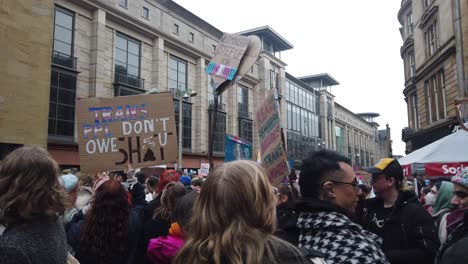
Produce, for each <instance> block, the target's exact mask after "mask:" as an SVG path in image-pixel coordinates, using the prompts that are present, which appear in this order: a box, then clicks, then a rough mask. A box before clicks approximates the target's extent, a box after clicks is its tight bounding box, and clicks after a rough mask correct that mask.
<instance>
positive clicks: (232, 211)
mask: <svg viewBox="0 0 468 264" xmlns="http://www.w3.org/2000/svg"><path fill="white" fill-rule="evenodd" d="M298 169H299V170H300V174H299V175H296V174H295V173H294V172H292V173H291V175H290V176H289V177H286V178H285V179H284V181H283V182H282V183H281V184H279V185H278V186H273V185H272V184H271V183H270V181H269V177H268V175H267V173H266V172H265V170H264V169H263V168H262V165H261V164H258V163H256V162H254V161H247V160H238V161H232V162H227V163H223V164H221V165H218V166H216V167H215V168H214V169H213V170H211V171H210V173H209V174H208V176H206V177H200V176H198V175H186V174H184V173H183V172H182V171H178V170H170V169H166V170H164V171H163V172H162V173H159V174H155V173H154V171H152V170H150V169H147V168H141V169H140V168H139V169H135V168H133V167H132V164H128V165H127V167H126V170H124V171H112V172H109V171H104V172H100V173H93V174H89V173H82V172H79V171H77V170H68V171H63V172H60V170H59V167H58V165H57V163H56V162H55V161H54V160H53V159H52V158H51V156H49V154H48V153H47V151H45V150H44V149H43V148H41V147H37V146H33V147H29V146H25V147H21V148H18V149H16V150H14V151H13V152H11V153H10V154H9V155H8V156H7V157H5V158H4V159H3V160H2V161H1V162H0V234H1V235H0V263H18V264H23V263H38V264H39V263H40V264H44V263H50V264H64V263H83V264H91V263H96V264H98V263H125V264H133V263H176V264H188V263H213V264H220V263H397V264H400V263H401V264H405V263H412V264H418V263H421V264H422V263H424V264H429V263H437V264H448V263H468V251H467V249H468V213H467V212H468V169H467V168H465V169H464V170H461V171H460V172H459V173H458V174H457V175H456V176H454V177H452V178H451V179H445V181H440V182H432V181H431V182H429V183H427V182H424V181H423V180H422V179H421V180H420V181H418V185H420V186H418V187H419V190H420V191H419V192H418V193H416V192H415V191H414V188H413V187H414V186H410V185H408V183H407V181H406V179H405V178H404V177H403V171H402V167H401V166H400V164H399V162H398V161H397V160H395V159H392V158H385V159H382V160H380V161H379V162H378V163H377V164H376V165H375V166H374V167H370V168H365V170H366V171H368V173H369V174H370V175H371V176H370V177H371V178H370V179H371V180H370V185H369V186H367V185H365V184H360V183H359V182H358V179H357V178H356V174H355V172H354V171H353V169H352V167H351V162H350V160H349V158H347V157H344V156H342V155H340V154H338V153H337V152H334V151H331V150H319V151H317V152H313V153H311V154H310V155H309V156H308V157H307V158H306V159H304V160H303V161H302V165H301V168H298ZM370 196H372V198H369V197H370Z"/></svg>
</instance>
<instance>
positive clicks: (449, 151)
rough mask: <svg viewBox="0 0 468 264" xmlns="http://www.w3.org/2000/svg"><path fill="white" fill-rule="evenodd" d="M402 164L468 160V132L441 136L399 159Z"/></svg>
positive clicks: (461, 131) (463, 131)
mask: <svg viewBox="0 0 468 264" xmlns="http://www.w3.org/2000/svg"><path fill="white" fill-rule="evenodd" d="M398 162H400V164H401V165H407V164H413V163H444V162H447V163H455V162H468V132H467V131H465V130H463V129H459V130H458V131H457V132H455V133H453V134H450V135H448V136H446V137H444V138H441V139H439V140H437V141H435V142H433V143H431V144H429V145H427V146H425V147H423V148H420V149H418V150H416V151H414V152H412V153H410V154H409V155H407V156H405V157H403V158H401V159H399V160H398Z"/></svg>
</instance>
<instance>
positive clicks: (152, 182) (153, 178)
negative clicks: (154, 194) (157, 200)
mask: <svg viewBox="0 0 468 264" xmlns="http://www.w3.org/2000/svg"><path fill="white" fill-rule="evenodd" d="M158 183H159V178H158V177H156V176H151V177H149V178H148V182H147V184H148V185H149V187H151V188H153V189H154V188H156V186H157V185H158Z"/></svg>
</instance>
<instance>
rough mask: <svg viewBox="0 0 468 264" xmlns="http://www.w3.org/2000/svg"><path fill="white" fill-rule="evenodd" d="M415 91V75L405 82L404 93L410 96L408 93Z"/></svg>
mask: <svg viewBox="0 0 468 264" xmlns="http://www.w3.org/2000/svg"><path fill="white" fill-rule="evenodd" d="M414 91H416V83H415V82H414V77H411V78H410V79H409V80H408V81H406V83H405V89H403V95H404V96H405V97H408V95H409V94H410V93H412V92H414Z"/></svg>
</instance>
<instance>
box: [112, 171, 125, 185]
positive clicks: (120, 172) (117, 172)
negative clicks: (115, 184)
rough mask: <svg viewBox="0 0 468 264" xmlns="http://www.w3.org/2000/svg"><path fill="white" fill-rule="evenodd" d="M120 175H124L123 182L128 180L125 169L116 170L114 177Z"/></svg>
mask: <svg viewBox="0 0 468 264" xmlns="http://www.w3.org/2000/svg"><path fill="white" fill-rule="evenodd" d="M118 176H120V177H122V182H126V181H127V173H125V171H123V170H118V171H114V177H115V178H117V177H118Z"/></svg>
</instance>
